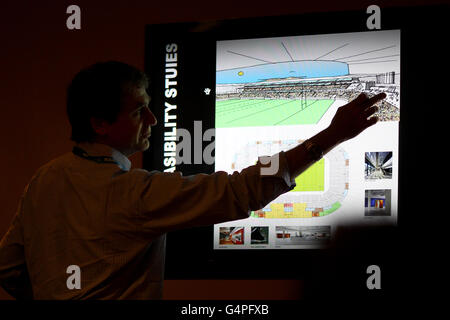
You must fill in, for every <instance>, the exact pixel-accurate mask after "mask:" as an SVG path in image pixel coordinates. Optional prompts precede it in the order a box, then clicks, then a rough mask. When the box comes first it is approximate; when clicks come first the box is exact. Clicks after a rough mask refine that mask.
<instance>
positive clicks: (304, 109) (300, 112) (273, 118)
mask: <svg viewBox="0 0 450 320" xmlns="http://www.w3.org/2000/svg"><path fill="white" fill-rule="evenodd" d="M333 102H334V100H329V99H324V100H306V101H301V100H265V99H261V100H257V99H248V100H247V99H231V100H221V101H216V128H234V127H254V126H276V125H295V124H316V123H317V122H319V120H320V119H321V118H322V116H323V115H324V114H325V112H326V111H327V110H328V108H330V106H331V105H332V103H333Z"/></svg>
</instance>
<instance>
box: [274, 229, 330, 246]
mask: <svg viewBox="0 0 450 320" xmlns="http://www.w3.org/2000/svg"><path fill="white" fill-rule="evenodd" d="M275 230H276V244H277V245H308V244H315V245H317V244H326V243H328V242H329V241H330V236H331V227H330V226H279V227H276V229H275Z"/></svg>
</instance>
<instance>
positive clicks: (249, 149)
mask: <svg viewBox="0 0 450 320" xmlns="http://www.w3.org/2000/svg"><path fill="white" fill-rule="evenodd" d="M302 142H303V141H302V140H297V141H294V140H286V141H282V140H279V141H257V142H255V143H249V144H247V145H246V147H245V148H243V149H242V150H240V151H239V152H237V153H236V155H235V157H234V158H235V161H234V162H233V163H232V164H231V169H232V170H237V171H240V170H242V169H243V168H245V167H247V166H249V165H251V164H252V163H254V162H255V156H263V155H267V154H274V153H276V152H279V151H284V150H288V149H291V148H293V147H294V146H295V145H296V144H300V143H302ZM349 163H350V161H349V157H348V155H347V153H346V152H345V150H344V149H343V148H336V149H334V150H332V151H330V152H329V153H328V154H327V155H326V156H325V157H324V158H322V159H321V160H320V161H318V162H316V163H315V164H314V165H312V166H311V167H310V168H308V170H306V171H305V172H304V173H302V174H301V175H299V176H298V177H297V179H296V180H295V181H296V184H297V186H296V187H295V188H294V189H293V190H291V191H290V192H288V193H285V194H283V195H281V196H279V197H278V198H277V199H275V200H274V201H272V202H271V203H270V204H269V205H267V206H266V207H265V208H263V209H261V210H258V211H255V212H253V213H252V215H251V216H252V217H255V218H278V219H279V218H283V219H285V218H314V217H323V216H326V215H329V214H331V213H333V212H335V211H336V210H338V209H339V208H340V207H341V203H342V201H343V200H344V198H345V196H346V195H347V192H348V189H349Z"/></svg>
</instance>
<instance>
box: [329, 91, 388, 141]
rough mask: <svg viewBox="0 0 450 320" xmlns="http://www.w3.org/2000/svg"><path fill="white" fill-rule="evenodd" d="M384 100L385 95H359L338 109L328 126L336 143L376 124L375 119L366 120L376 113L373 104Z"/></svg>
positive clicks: (376, 108)
mask: <svg viewBox="0 0 450 320" xmlns="http://www.w3.org/2000/svg"><path fill="white" fill-rule="evenodd" d="M384 98H386V94H385V93H380V94H377V95H376V96H373V97H372V98H368V97H367V95H366V94H365V93H361V94H360V95H359V96H358V97H357V98H356V99H355V100H353V101H351V102H349V103H347V104H346V105H344V106H342V107H340V108H339V109H338V110H337V112H336V114H335V116H334V118H333V120H332V121H331V124H330V126H329V130H330V132H332V134H333V135H334V136H335V137H336V139H337V141H338V143H341V142H344V141H346V140H348V139H351V138H354V137H356V136H357V135H358V134H360V133H361V132H362V131H364V130H365V129H367V128H368V127H370V126H372V125H374V124H375V123H377V122H378V118H377V117H371V118H370V119H368V118H369V117H370V116H371V115H373V114H374V113H375V112H377V111H378V107H376V106H374V104H375V103H377V102H378V101H380V100H382V99H384Z"/></svg>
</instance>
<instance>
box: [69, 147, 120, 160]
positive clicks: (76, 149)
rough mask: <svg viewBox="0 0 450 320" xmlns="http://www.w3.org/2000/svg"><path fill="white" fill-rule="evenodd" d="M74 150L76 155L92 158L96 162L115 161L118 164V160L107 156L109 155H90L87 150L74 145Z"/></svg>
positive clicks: (87, 158)
mask: <svg viewBox="0 0 450 320" xmlns="http://www.w3.org/2000/svg"><path fill="white" fill-rule="evenodd" d="M72 152H73V154H74V155H76V156H79V157H81V158H84V159H86V160H91V161H94V162H96V163H114V164H117V162H116V161H114V159H113V158H111V157H107V156H90V155H89V154H88V153H87V152H86V151H84V150H83V149H81V148H80V147H77V146H75V147H73V149H72Z"/></svg>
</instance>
